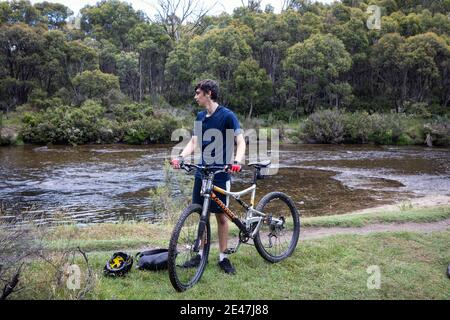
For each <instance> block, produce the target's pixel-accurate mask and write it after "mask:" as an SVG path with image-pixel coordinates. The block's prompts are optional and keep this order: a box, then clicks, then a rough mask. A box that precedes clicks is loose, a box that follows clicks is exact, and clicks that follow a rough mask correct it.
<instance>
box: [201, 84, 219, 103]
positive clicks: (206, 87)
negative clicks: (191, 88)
mask: <svg viewBox="0 0 450 320" xmlns="http://www.w3.org/2000/svg"><path fill="white" fill-rule="evenodd" d="M197 89H200V90H202V91H203V92H204V93H208V92H209V91H211V99H212V100H213V101H217V98H218V97H219V85H218V84H217V82H216V81H214V80H210V79H206V80H202V81H200V82H199V83H197V85H196V86H195V91H197Z"/></svg>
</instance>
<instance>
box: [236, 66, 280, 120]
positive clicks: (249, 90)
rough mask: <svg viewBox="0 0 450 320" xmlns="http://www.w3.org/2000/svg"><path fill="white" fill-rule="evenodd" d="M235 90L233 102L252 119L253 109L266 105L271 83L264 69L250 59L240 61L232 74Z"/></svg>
mask: <svg viewBox="0 0 450 320" xmlns="http://www.w3.org/2000/svg"><path fill="white" fill-rule="evenodd" d="M234 82H235V88H236V90H234V91H233V93H234V99H233V100H234V101H236V103H237V104H238V105H239V106H241V107H244V108H245V109H248V118H249V119H250V118H251V117H252V114H253V112H254V107H256V106H258V105H261V104H267V101H268V100H269V98H270V93H271V90H272V88H271V86H272V84H271V81H270V79H269V77H268V76H267V73H266V71H265V70H264V69H262V68H260V67H259V65H258V62H257V61H256V60H254V59H252V58H249V59H247V60H244V61H242V62H241V63H240V64H239V67H238V68H237V70H236V72H235V73H234Z"/></svg>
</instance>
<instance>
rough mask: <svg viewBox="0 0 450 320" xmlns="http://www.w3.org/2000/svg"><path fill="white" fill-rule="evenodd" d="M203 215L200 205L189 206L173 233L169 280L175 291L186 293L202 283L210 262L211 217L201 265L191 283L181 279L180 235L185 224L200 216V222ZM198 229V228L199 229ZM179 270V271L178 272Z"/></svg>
mask: <svg viewBox="0 0 450 320" xmlns="http://www.w3.org/2000/svg"><path fill="white" fill-rule="evenodd" d="M201 214H202V206H201V205H199V204H192V205H190V206H188V207H187V208H186V209H185V210H184V211H183V213H182V214H181V216H180V218H179V219H178V221H177V223H176V225H175V227H174V229H173V232H172V236H171V238H170V242H169V252H168V271H169V278H170V282H171V283H172V285H173V287H174V288H175V290H177V291H178V292H183V291H186V290H187V289H189V288H191V287H192V286H194V285H195V284H196V283H197V282H198V281H200V278H201V277H202V275H203V272H204V270H205V267H206V264H207V262H208V255H209V249H210V241H211V227H210V223H209V217H208V219H207V221H206V244H204V246H203V254H202V257H201V260H200V265H199V267H198V269H197V271H196V273H195V275H194V276H193V277H192V279H191V280H190V281H188V282H187V283H186V281H183V280H182V279H181V277H180V274H179V273H180V270H181V269H179V268H180V266H178V265H177V261H176V260H177V255H178V250H177V247H178V240H179V237H180V234H181V232H182V230H183V226H184V225H185V222H186V221H187V220H188V219H189V218H190V217H193V216H192V215H194V217H195V218H196V217H197V216H198V219H199V221H200V217H201ZM197 228H198V227H197ZM177 270H178V271H177Z"/></svg>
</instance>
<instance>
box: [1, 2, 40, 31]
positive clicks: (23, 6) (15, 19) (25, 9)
mask: <svg viewBox="0 0 450 320" xmlns="http://www.w3.org/2000/svg"><path fill="white" fill-rule="evenodd" d="M2 7H3V13H4V14H5V13H6V14H7V17H5V18H4V19H5V20H6V22H8V23H10V24H13V23H19V22H22V23H25V24H28V25H30V26H36V25H37V24H38V23H39V22H40V21H41V19H42V17H41V16H40V14H39V11H38V10H37V9H36V8H35V7H33V6H32V5H31V3H30V1H28V0H12V1H10V2H9V9H7V8H6V5H4V6H2Z"/></svg>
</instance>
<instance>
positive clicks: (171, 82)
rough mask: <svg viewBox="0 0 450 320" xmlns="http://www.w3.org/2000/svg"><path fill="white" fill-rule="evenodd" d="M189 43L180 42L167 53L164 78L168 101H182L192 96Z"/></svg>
mask: <svg viewBox="0 0 450 320" xmlns="http://www.w3.org/2000/svg"><path fill="white" fill-rule="evenodd" d="M189 61H190V56H189V45H188V43H187V42H180V43H179V44H178V45H177V46H176V47H175V49H174V50H173V51H171V52H170V53H169V56H168V57H167V61H166V66H165V80H166V84H167V86H168V90H167V93H166V95H167V97H168V99H169V101H175V102H178V101H183V100H185V99H189V98H191V97H192V93H193V91H192V86H191V82H192V81H193V76H194V75H193V74H192V72H191V68H190V64H189Z"/></svg>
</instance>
